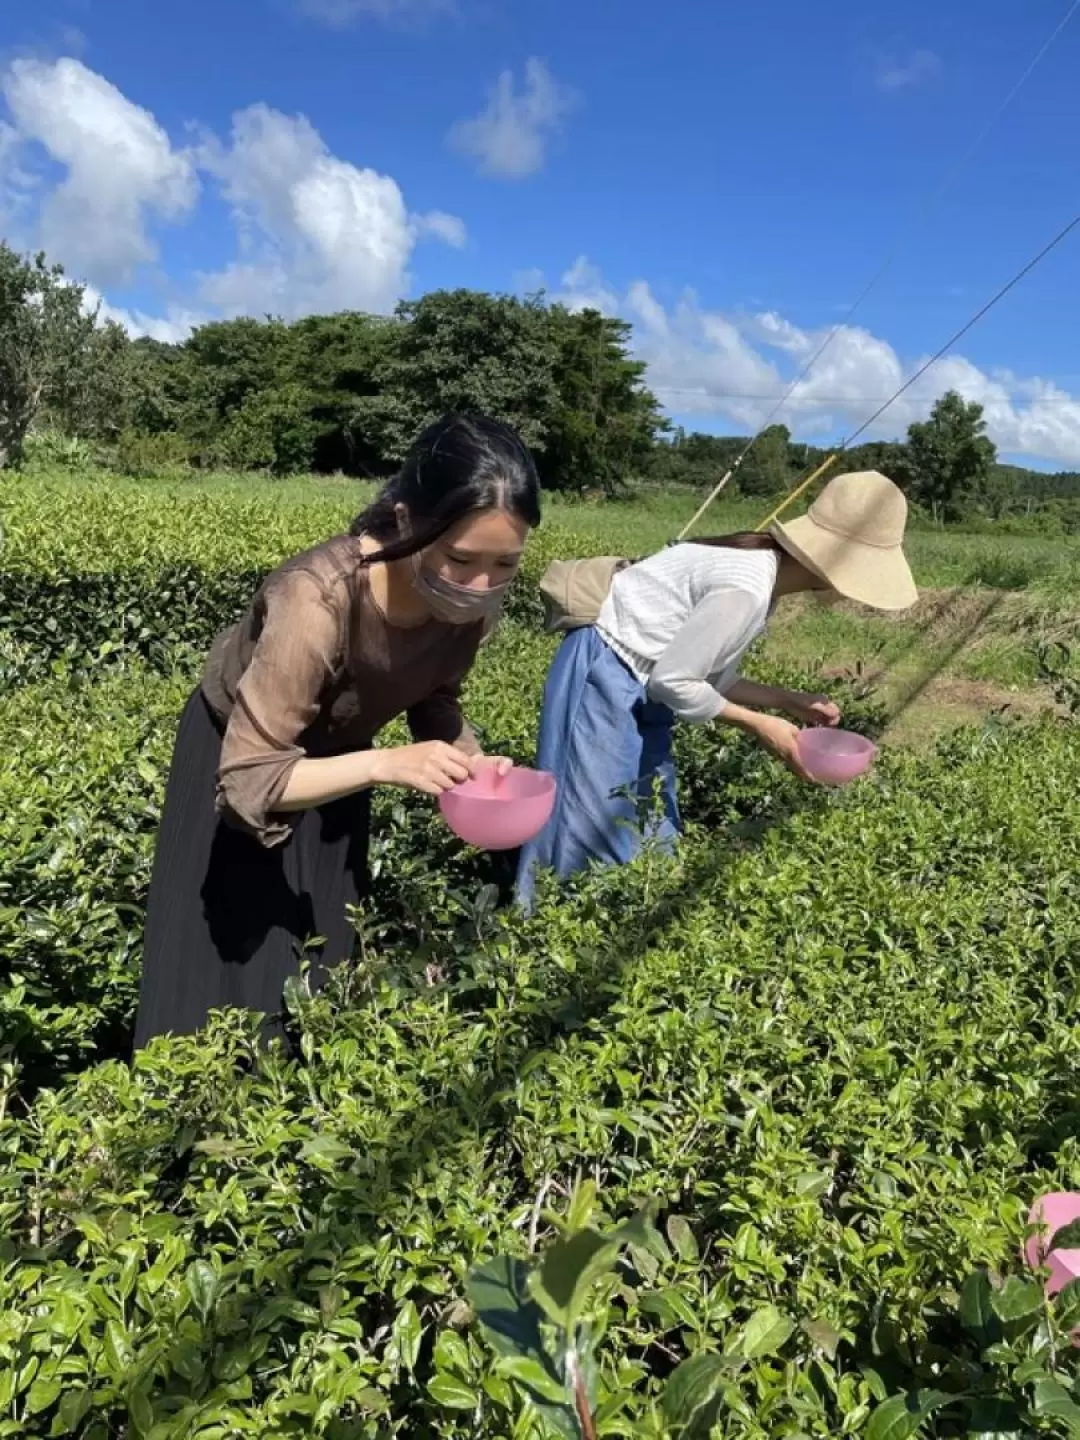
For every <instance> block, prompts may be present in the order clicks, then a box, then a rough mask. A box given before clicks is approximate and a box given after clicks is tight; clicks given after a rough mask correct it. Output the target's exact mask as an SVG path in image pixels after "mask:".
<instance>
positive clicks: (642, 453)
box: [540, 305, 667, 495]
mask: <svg viewBox="0 0 1080 1440" xmlns="http://www.w3.org/2000/svg"><path fill="white" fill-rule="evenodd" d="M547 322H548V325H549V326H550V327H551V331H552V335H553V338H554V341H555V345H556V352H555V357H554V363H555V380H556V385H557V387H558V403H557V405H556V406H555V409H554V412H553V414H552V415H551V416H550V417H549V418H548V420H547V423H546V425H545V430H546V435H545V438H544V440H543V442H542V445H541V447H540V449H541V454H540V471H541V477H542V479H543V480H544V483H545V484H546V485H547V486H548V487H549V488H550V489H558V490H585V489H589V488H599V489H602V490H603V491H604V492H605V494H608V495H610V494H613V493H614V492H615V491H616V490H618V489H619V487H620V486H622V485H625V483H626V481H627V480H629V479H630V478H632V477H633V476H635V475H638V474H640V473H642V472H643V471H645V470H646V469H647V467H648V462H649V459H650V456H651V454H652V449H653V444H654V440H655V436H656V434H657V432H658V431H660V430H662V429H664V428H666V424H667V422H666V421H664V420H663V419H662V418H661V415H660V411H659V407H658V405H657V402H656V398H655V397H654V396H653V395H652V393H651V392H650V391H649V390H647V389H646V388H645V385H644V374H645V366H644V365H643V364H641V362H640V361H637V360H632V359H631V358H630V357H629V354H628V347H629V342H630V334H631V327H630V326H629V325H628V324H627V323H626V321H624V320H614V319H610V318H608V317H606V316H604V315H602V314H600V312H599V311H597V310H584V311H581V312H571V311H569V310H567V309H565V308H564V307H563V306H561V305H555V306H552V307H551V309H550V310H549V311H548V312H547Z"/></svg>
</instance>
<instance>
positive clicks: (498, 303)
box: [0, 244, 1080, 529]
mask: <svg viewBox="0 0 1080 1440" xmlns="http://www.w3.org/2000/svg"><path fill="white" fill-rule="evenodd" d="M631 338H632V330H631V326H630V325H629V324H628V323H626V322H625V321H622V320H618V319H612V318H610V317H607V316H604V315H601V314H599V313H598V312H597V311H595V310H585V311H571V310H568V309H567V308H566V307H565V306H563V305H560V304H557V303H549V302H548V301H547V300H546V299H545V297H544V296H543V295H535V296H531V297H527V298H524V299H518V298H516V297H512V296H498V295H489V294H486V293H483V292H477V291H470V290H452V291H445V290H444V291H435V292H433V293H431V294H428V295H425V296H423V297H422V298H421V299H418V300H409V301H404V302H402V303H401V304H400V305H399V306H398V307H397V310H396V311H395V312H394V314H393V315H391V316H375V315H366V314H361V313H357V312H350V311H346V312H342V313H340V314H334V315H315V316H310V317H307V318H305V319H302V320H296V321H292V322H287V321H284V320H281V319H277V318H275V317H272V316H268V317H266V318H265V319H262V320H256V319H248V318H245V319H236V320H223V321H216V322H212V323H209V324H206V325H202V326H200V327H199V328H198V329H196V330H195V331H194V332H193V333H192V334H191V335H190V336H189V337H188V338H187V339H186V340H183V341H181V342H178V343H175V344H166V343H163V342H160V341H156V340H152V339H148V338H141V339H132V338H130V337H129V335H128V334H127V332H126V331H125V330H124V329H123V328H122V327H121V326H120V325H118V324H116V323H114V322H113V321H110V320H108V319H106V318H103V317H102V316H101V315H100V314H98V313H95V312H94V311H93V310H92V309H88V307H87V305H86V303H85V292H84V290H83V288H82V287H81V286H80V285H78V284H76V283H73V282H72V281H71V280H70V279H69V278H68V277H67V276H65V275H64V273H63V271H62V270H61V269H60V268H59V267H58V266H53V265H50V264H49V263H48V262H47V260H46V259H45V257H43V256H40V255H39V256H30V257H27V256H22V255H19V254H18V253H16V252H15V251H14V250H12V249H11V248H9V247H8V246H6V245H4V244H0V465H13V464H18V463H19V462H20V460H21V458H22V455H23V452H24V449H25V446H26V444H27V440H28V437H30V436H32V435H33V434H35V433H38V434H49V435H52V436H61V437H69V438H71V439H74V440H78V441H82V442H86V443H87V444H88V445H91V446H93V447H94V450H95V453H97V454H98V455H100V456H102V457H103V458H104V459H105V461H106V462H107V463H109V464H111V465H113V466H115V467H117V468H119V469H122V470H125V471H128V472H130V473H133V474H145V473H152V472H156V471H160V470H162V469H166V468H173V467H178V466H192V467H198V468H204V469H232V470H254V471H265V472H267V473H269V474H276V475H282V474H294V473H303V472H316V473H318V472H324V473H329V472H344V473H346V474H350V475H357V476H365V477H376V476H382V475H386V474H388V473H390V472H391V471H392V470H393V469H394V468H395V466H396V465H397V464H398V463H399V462H400V460H401V458H402V455H403V454H404V452H405V449H406V448H407V446H408V444H409V443H410V441H411V439H412V438H413V437H414V436H415V435H416V433H417V432H418V431H419V430H420V429H421V428H422V427H423V426H424V425H425V424H427V423H428V422H429V421H431V420H433V419H435V418H437V417H438V416H439V415H441V414H444V413H446V412H447V411H448V410H453V409H477V410H483V411H486V412H488V413H491V414H493V415H497V416H499V417H500V418H502V419H504V420H506V421H508V422H509V423H511V424H513V425H515V426H516V427H517V428H518V429H519V430H520V432H521V434H522V436H523V438H524V439H525V441H526V443H527V444H528V445H529V446H530V447H531V448H532V450H533V452H534V454H535V455H536V457H537V462H538V465H539V468H540V472H541V478H542V480H543V482H544V484H545V485H546V486H547V487H548V488H550V489H555V490H569V491H578V492H584V491H595V490H599V491H601V492H603V493H605V494H608V495H611V494H615V493H618V492H619V491H620V490H621V489H623V488H625V487H626V486H627V484H629V483H631V482H635V481H647V482H651V483H653V484H657V485H676V484H678V485H690V486H706V485H712V484H715V482H716V480H717V479H718V478H719V477H720V476H721V475H722V474H723V473H724V472H725V471H726V470H728V469H729V468H731V466H732V465H733V464H734V463H735V461H736V459H737V458H738V456H739V455H740V454H741V453H742V451H743V450H744V449H745V447H746V444H747V439H746V437H739V436H716V435H706V434H700V433H690V434H687V433H686V432H685V431H683V430H681V429H673V428H672V427H671V425H670V423H669V422H668V421H667V420H666V419H665V417H664V415H663V412H662V410H661V407H660V404H659V402H658V401H657V399H656V397H655V395H654V394H653V393H652V392H651V391H650V389H649V388H648V386H647V384H646V382H645V366H644V365H643V364H642V363H641V362H640V361H639V360H636V359H634V357H633V355H632V353H631V348H630V345H631ZM826 453H827V452H826V451H824V450H821V449H819V448H816V447H814V446H811V445H803V444H799V443H796V442H794V441H792V439H791V435H790V433H789V431H788V430H787V429H786V427H785V426H783V425H773V426H770V427H769V428H768V429H767V430H765V431H764V432H763V433H762V435H761V436H760V437H759V438H758V440H757V441H756V443H755V445H754V446H753V449H752V450H751V452H750V454H749V455H748V456H747V457H746V459H745V461H744V462H743V463H742V464H741V465H740V466H739V468H738V471H737V475H736V477H735V482H734V484H733V487H732V488H733V489H734V490H735V491H736V492H737V493H742V494H750V495H755V496H768V495H775V494H780V493H782V492H784V491H785V490H787V489H789V488H790V487H791V486H792V485H793V484H795V483H796V482H797V480H798V478H799V476H800V475H802V474H805V473H806V472H807V471H808V470H809V469H810V468H811V467H813V466H814V465H816V464H818V463H820V462H821V460H823V459H824V457H825V455H826ZM844 465H845V468H848V469H879V470H882V471H884V472H885V473H886V474H888V475H889V476H891V477H892V478H893V479H895V480H896V481H897V482H898V483H900V484H902V485H903V486H904V487H905V489H906V490H907V491H908V493H909V495H910V497H911V499H912V500H913V501H914V502H915V503H916V504H918V505H919V506H920V507H922V508H924V509H925V510H927V511H928V512H930V513H931V514H933V515H935V516H937V517H938V518H939V519H941V520H943V521H952V520H957V519H961V518H963V517H964V516H966V515H969V514H971V513H972V512H975V513H981V514H985V515H987V516H988V517H990V518H993V519H1000V518H1003V517H1006V516H1012V515H1016V514H1027V515H1032V514H1033V513H1038V514H1040V515H1044V516H1052V517H1053V518H1054V519H1055V520H1056V521H1057V522H1059V523H1060V524H1062V525H1063V526H1065V527H1066V528H1076V529H1080V475H1077V474H1074V473H1065V474H1059V475H1053V476H1050V475H1042V474H1038V473H1037V472H1033V471H1029V470H1025V469H1023V468H1021V467H1017V466H1008V465H999V464H998V463H997V456H996V451H995V448H994V445H993V442H992V441H991V440H990V439H989V438H988V437H987V435H986V425H985V422H984V419H983V415H982V410H981V408H980V407H979V406H978V405H976V404H973V403H971V402H968V401H965V400H963V399H962V398H961V397H960V396H959V395H957V394H955V393H953V392H950V393H949V394H947V395H945V396H943V397H942V398H941V399H940V400H939V401H938V403H937V405H936V406H935V407H934V410H933V413H932V414H931V416H930V418H929V419H928V420H926V421H923V422H919V423H917V424H914V425H912V426H911V427H910V428H909V430H908V433H907V437H906V439H905V440H904V441H902V442H900V441H897V442H873V443H871V444H866V445H861V446H858V447H856V448H853V449H852V450H850V451H849V452H847V454H846V455H845V457H844Z"/></svg>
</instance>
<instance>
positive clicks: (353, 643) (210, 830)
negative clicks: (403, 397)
mask: <svg viewBox="0 0 1080 1440" xmlns="http://www.w3.org/2000/svg"><path fill="white" fill-rule="evenodd" d="M539 521H540V504H539V481H538V479H537V474H536V469H535V466H534V464H533V461H532V459H531V457H530V456H529V453H528V451H527V450H526V448H525V446H524V445H523V444H522V442H521V440H520V439H519V438H518V436H517V435H516V434H515V433H514V432H513V431H512V430H510V429H509V428H508V427H506V426H504V425H501V424H499V423H497V422H496V421H494V420H490V419H486V418H483V417H466V416H453V417H450V418H448V419H445V420H442V421H440V422H439V423H437V424H435V425H432V426H431V427H430V428H429V429H428V430H426V431H425V432H424V433H423V434H422V435H421V436H420V438H419V440H418V441H417V442H416V444H415V445H414V447H413V449H412V450H411V451H410V453H409V455H408V457H407V459H406V461H405V463H404V465H403V467H402V469H401V471H400V473H399V474H398V475H397V476H395V477H394V479H393V480H391V481H390V482H389V484H388V485H387V486H386V488H385V489H384V490H383V492H382V494H381V495H380V496H379V497H378V498H377V499H376V500H375V502H374V503H373V504H372V505H371V506H370V507H369V509H367V510H365V511H364V513H363V514H362V515H360V516H359V517H358V519H357V520H356V521H355V522H354V524H353V526H352V528H351V531H350V533H349V534H347V535H342V536H338V537H336V538H334V539H331V540H328V541H326V542H325V543H324V544H322V545H318V546H316V547H315V548H314V549H312V550H309V551H307V552H306V553H305V554H303V555H298V556H296V557H294V558H293V559H291V560H289V561H287V562H286V563H285V564H284V565H282V566H281V568H280V569H278V570H277V571H276V572H275V573H274V574H272V575H271V576H270V577H269V579H268V580H267V581H266V582H265V583H264V584H263V586H262V587H261V589H260V590H259V592H258V594H257V595H256V596H255V599H254V601H253V603H252V605H251V608H250V610H249V611H248V613H247V614H246V615H245V616H244V617H243V619H242V620H240V622H239V623H238V624H236V625H234V626H232V628H231V629H229V630H227V631H226V632H225V633H224V634H223V635H221V636H220V637H219V639H218V640H217V641H216V643H215V644H214V646H213V648H212V651H211V653H210V657H209V660H208V662H207V664H206V667H205V671H204V673H203V676H202V681H201V684H200V685H199V687H198V688H197V690H196V691H195V693H194V694H193V695H192V696H191V698H190V700H189V701H188V704H187V707H186V709H185V710H184V713H183V717H182V719H181V721H180V727H179V733H178V735H177V739H176V747H175V751H174V755H173V762H172V768H171V772H170V775H169V781H168V787H167V791H166V796H165V807H164V812H163V814H162V818H161V826H160V830H159V834H158V841H157V851H156V854H155V859H154V869H153V876H152V880H151V886H150V896H149V902H148V909H147V917H146V940H145V951H144V959H143V973H142V986H141V991H140V997H139V1014H138V1021H137V1025H136V1034H135V1043H136V1046H137V1047H141V1046H143V1045H145V1044H146V1043H147V1041H148V1040H150V1039H151V1037H153V1036H155V1035H159V1034H161V1033H163V1032H169V1031H172V1032H174V1033H186V1032H192V1031H195V1030H197V1029H199V1028H200V1027H201V1026H202V1025H203V1024H204V1023H205V1021H206V1019H207V1017H208V1015H209V1013H210V1011H212V1010H215V1009H218V1008H220V1007H224V1006H239V1007H243V1008H245V1009H249V1010H255V1011H259V1012H261V1013H263V1014H264V1015H266V1016H268V1017H271V1021H270V1023H269V1024H268V1026H267V1033H272V1032H273V1030H274V1023H273V1019H272V1017H275V1016H277V1015H278V1014H279V1012H280V1010H281V1002H282V990H283V986H284V983H285V981H286V979H287V978H288V977H289V976H290V975H293V974H296V973H297V972H298V970H299V963H300V956H301V953H302V951H303V949H304V947H305V945H307V943H308V942H309V941H311V940H313V939H314V938H316V937H321V940H322V944H321V945H320V946H319V947H318V949H317V950H315V951H314V952H312V958H313V961H314V964H313V980H314V981H315V983H316V984H318V983H321V980H322V979H323V978H324V977H325V973H326V971H327V969H328V968H329V967H331V966H333V965H336V964H338V963H340V962H341V961H343V960H346V959H348V958H349V957H350V956H351V954H352V951H353V941H354V934H353V929H352V926H351V925H350V923H349V919H348V916H347V913H346V912H347V907H348V906H349V905H350V904H353V903H355V902H356V901H357V900H358V899H359V898H360V897H361V895H362V893H363V891H364V888H365V872H366V857H367V840H368V802H369V792H370V790H371V787H372V786H373V785H397V786H404V787H405V788H408V789H413V790H418V791H421V792H423V793H424V794H427V795H438V794H439V793H440V792H441V791H443V790H446V789H447V788H449V787H450V786H451V785H454V784H455V783H457V782H458V781H460V780H463V779H465V778H467V777H468V776H469V775H471V774H473V773H475V771H476V769H477V767H478V766H479V765H481V764H482V763H485V762H484V758H483V756H482V755H481V752H480V746H479V744H478V743H477V740H476V737H475V736H474V734H473V732H472V731H471V730H470V728H469V726H468V724H467V723H466V721H465V719H464V718H463V716H462V713H461V707H460V704H459V698H458V697H459V692H460V689H461V684H462V681H463V680H464V678H465V676H466V675H467V674H468V672H469V669H470V667H471V665H472V663H473V661H474V660H475V658H476V653H477V649H478V647H479V645H480V642H481V640H482V639H483V638H484V636H485V635H486V634H487V632H488V631H490V629H491V628H492V627H493V625H494V624H495V622H496V620H497V618H498V616H499V612H500V609H501V607H502V604H503V600H504V598H505V595H506V591H507V588H508V587H509V585H510V582H511V580H512V579H513V578H514V575H515V573H516V571H517V568H518V563H519V561H520V559H521V554H522V550H523V548H524V545H525V541H526V538H527V536H528V533H529V530H530V528H531V527H533V526H535V525H537V524H538V523H539ZM398 715H405V716H406V717H407V720H408V725H409V729H410V731H411V734H412V737H413V741H414V743H412V744H409V745H400V746H393V747H383V748H374V740H375V736H376V735H377V734H378V732H379V731H380V730H381V729H382V728H383V726H385V725H386V724H388V723H389V721H391V720H393V719H394V718H395V716H398ZM488 763H501V762H498V761H495V762H488ZM506 763H507V764H508V763H509V762H506Z"/></svg>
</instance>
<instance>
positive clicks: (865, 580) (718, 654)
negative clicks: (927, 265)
mask: <svg viewBox="0 0 1080 1440" xmlns="http://www.w3.org/2000/svg"><path fill="white" fill-rule="evenodd" d="M906 522H907V504H906V501H905V500H904V497H903V495H902V493H901V492H900V490H899V489H898V488H897V487H896V486H895V485H894V484H893V483H892V481H891V480H888V479H886V478H885V476H884V475H879V474H877V472H875V471H866V472H862V473H858V474H849V475H839V476H837V477H836V478H835V479H834V480H832V481H831V482H830V483H829V484H828V485H826V486H825V488H824V489H823V490H822V492H821V494H820V496H819V497H818V498H817V500H816V501H815V502H814V504H813V505H812V506H811V507H810V510H809V513H808V514H806V515H804V516H802V517H801V518H799V519H797V520H794V521H792V522H790V523H789V524H777V525H774V526H773V527H772V528H771V529H770V530H769V531H768V533H766V534H759V533H757V532H751V533H745V534H735V535H726V536H720V537H719V538H716V539H710V540H697V541H691V542H689V543H686V544H677V545H673V546H670V547H669V548H668V549H666V550H662V551H661V552H660V553H659V554H657V555H652V556H650V557H649V558H648V559H645V560H642V561H639V562H638V563H637V564H634V565H630V566H628V567H627V568H625V569H623V570H621V571H619V572H618V573H617V574H616V575H615V578H614V581H613V583H612V586H611V590H610V592H609V594H608V596H607V598H606V600H605V602H604V605H603V607H602V609H601V611H600V614H599V616H598V618H597V621H596V623H595V625H589V626H585V627H582V628H581V629H578V630H574V631H572V632H571V633H570V634H569V635H568V636H567V637H566V639H565V640H564V641H563V642H562V644H561V646H560V647H559V650H558V652H557V653H556V656H555V659H554V661H553V662H552V666H551V670H550V672H549V674H548V679H547V683H546V686H545V690H544V703H543V713H542V715H541V719H540V739H539V755H538V764H539V766H540V768H541V769H542V770H550V771H552V772H553V773H554V775H555V777H556V780H557V782H558V791H557V794H556V801H555V810H554V813H553V815H552V817H551V820H550V821H549V823H548V825H547V826H546V827H545V829H544V830H543V831H542V832H541V833H540V835H539V836H538V837H537V838H536V839H535V840H533V841H530V842H529V844H528V845H526V846H525V847H524V849H523V851H522V853H521V857H520V860H519V866H518V882H517V893H518V898H519V900H520V901H521V903H522V904H523V905H524V906H526V907H528V906H529V905H530V904H531V901H532V896H533V891H534V886H535V876H536V871H537V870H538V869H541V868H550V869H553V870H554V871H555V873H556V874H557V875H559V876H560V877H563V878H565V877H566V876H569V875H572V874H574V873H575V872H577V871H579V870H583V869H584V868H585V867H586V866H588V865H589V864H590V862H592V861H596V862H598V863H600V864H605V865H616V864H622V863H625V862H626V861H628V860H630V859H631V858H632V857H633V856H634V855H635V854H636V852H637V850H638V847H639V845H640V843H641V838H642V834H643V833H646V834H648V835H650V836H651V837H653V838H655V839H658V840H660V841H661V842H664V843H670V842H671V841H672V840H673V838H674V837H675V835H676V834H677V832H678V829H679V811H678V805H677V801H676V794H675V767H674V764H673V762H672V755H671V743H672V727H673V725H674V723H675V721H676V720H682V721H687V722H689V723H691V724H697V725H705V724H720V725H730V726H733V727H734V728H736V729H738V730H743V731H745V732H746V733H747V734H749V735H751V736H752V737H753V738H754V739H755V740H756V741H757V742H758V743H759V744H761V745H763V746H764V747H765V748H766V749H767V750H769V751H770V752H771V753H772V754H773V755H775V756H776V757H777V759H779V760H780V761H782V762H783V763H784V764H785V765H786V766H788V768H789V769H791V770H793V771H794V772H795V774H797V775H799V776H801V777H802V778H804V779H806V778H808V777H807V776H806V773H805V771H804V770H803V767H802V765H801V763H800V761H799V755H798V737H799V725H800V724H803V725H836V724H838V723H839V719H840V713H839V710H838V709H837V707H836V706H835V705H834V704H832V703H831V702H830V701H829V700H828V698H827V697H825V696H822V695H809V694H804V693H802V692H800V691H794V690H782V689H778V688H775V687H773V686H769V685H759V684H757V683H755V682H754V681H751V680H744V679H741V678H740V676H739V666H740V663H741V661H742V658H743V656H744V655H745V654H746V651H747V650H748V649H749V647H750V646H751V645H752V644H753V642H754V641H755V640H756V639H757V638H758V637H759V636H760V635H761V634H762V632H763V631H764V630H765V627H766V625H767V623H768V620H769V617H770V615H771V613H772V610H773V607H774V606H775V604H776V602H777V601H778V600H780V599H781V598H782V597H783V596H785V595H795V594H799V593H801V592H804V591H823V592H832V593H834V594H835V595H837V596H842V597H845V598H846V599H849V600H854V601H858V602H859V603H860V604H863V605H867V606H871V607H872V608H875V609H878V610H904V609H906V608H907V607H908V606H910V605H912V604H914V602H915V600H916V599H917V593H916V589H915V582H914V580H913V579H912V575H911V570H910V568H909V566H908V563H907V560H906V559H905V557H904V551H903V541H904V530H905V526H906ZM771 712H780V713H778V714H777V713H771ZM796 722H798V723H796ZM654 799H658V800H659V808H660V814H659V818H658V819H653V820H651V821H649V822H648V823H647V824H646V826H645V827H644V831H643V829H642V828H641V826H640V825H639V816H640V815H641V813H642V811H643V809H644V808H645V807H646V806H648V805H649V804H651V803H653V801H654Z"/></svg>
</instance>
